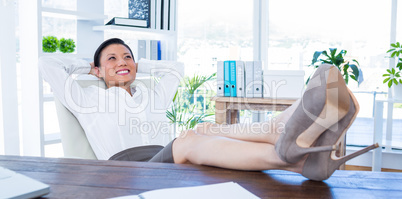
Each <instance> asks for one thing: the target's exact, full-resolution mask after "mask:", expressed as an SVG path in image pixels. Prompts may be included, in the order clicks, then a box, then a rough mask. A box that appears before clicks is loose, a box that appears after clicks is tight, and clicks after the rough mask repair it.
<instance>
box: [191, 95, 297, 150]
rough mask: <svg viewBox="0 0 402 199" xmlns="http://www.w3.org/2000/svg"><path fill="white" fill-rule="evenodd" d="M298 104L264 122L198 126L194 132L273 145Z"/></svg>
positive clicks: (204, 124)
mask: <svg viewBox="0 0 402 199" xmlns="http://www.w3.org/2000/svg"><path fill="white" fill-rule="evenodd" d="M299 104H300V100H297V101H296V102H295V103H293V104H292V106H290V107H289V108H287V109H286V110H285V111H283V112H282V113H281V114H279V115H278V116H276V117H275V118H273V119H271V120H269V121H266V122H256V123H240V124H231V125H223V124H211V123H202V124H199V126H198V127H197V129H196V131H197V133H200V134H205V135H214V136H223V137H228V138H233V139H237V140H243V141H250V142H264V143H270V144H273V145H275V143H276V141H277V140H278V139H279V135H280V134H281V133H283V130H284V128H285V124H286V123H287V121H288V120H289V118H290V117H291V116H292V114H293V112H294V111H295V110H296V108H297V106H298V105H299Z"/></svg>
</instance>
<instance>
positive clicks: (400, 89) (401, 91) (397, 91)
mask: <svg viewBox="0 0 402 199" xmlns="http://www.w3.org/2000/svg"><path fill="white" fill-rule="evenodd" d="M392 97H393V99H395V100H402V84H398V85H393V86H392Z"/></svg>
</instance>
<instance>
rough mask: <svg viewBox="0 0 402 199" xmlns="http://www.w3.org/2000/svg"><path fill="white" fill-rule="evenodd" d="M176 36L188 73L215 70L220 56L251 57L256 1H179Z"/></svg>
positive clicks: (179, 56) (229, 57) (180, 56)
mask: <svg viewBox="0 0 402 199" xmlns="http://www.w3.org/2000/svg"><path fill="white" fill-rule="evenodd" d="M177 40H178V52H177V58H178V61H181V62H184V64H185V66H186V71H185V73H186V74H194V73H201V74H212V73H214V72H216V61H219V60H229V59H239V60H252V58H253V53H252V52H253V46H252V42H253V1H241V0H220V1H214V0H204V1H196V0H181V1H179V2H178V39H177Z"/></svg>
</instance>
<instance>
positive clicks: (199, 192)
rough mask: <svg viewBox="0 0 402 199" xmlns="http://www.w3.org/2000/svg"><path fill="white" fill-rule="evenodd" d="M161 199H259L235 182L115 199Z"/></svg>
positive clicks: (155, 191) (152, 192)
mask: <svg viewBox="0 0 402 199" xmlns="http://www.w3.org/2000/svg"><path fill="white" fill-rule="evenodd" d="M160 198H175V199H177V198H191V199H205V198H208V199H215V198H216V199H222V198H231V199H237V198H238V199H244V198H248V199H254V198H259V197H257V196H255V195H254V194H252V193H251V192H249V191H248V190H246V189H244V188H243V187H242V186H240V185H239V184H237V183H235V182H225V183H219V184H212V185H202V186H194V187H180V188H168V189H157V190H152V191H147V192H144V193H142V194H139V195H132V196H123V197H117V198H115V199H160Z"/></svg>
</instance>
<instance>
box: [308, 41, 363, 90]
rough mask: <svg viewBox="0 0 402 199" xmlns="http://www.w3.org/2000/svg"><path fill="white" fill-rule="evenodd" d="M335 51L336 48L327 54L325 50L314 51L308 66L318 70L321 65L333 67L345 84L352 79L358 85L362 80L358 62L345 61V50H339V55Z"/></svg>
mask: <svg viewBox="0 0 402 199" xmlns="http://www.w3.org/2000/svg"><path fill="white" fill-rule="evenodd" d="M336 51H337V49H336V48H330V49H329V53H328V52H327V51H326V50H324V51H316V52H315V53H314V55H313V60H312V62H311V65H310V66H314V67H315V68H318V66H319V65H321V64H331V65H334V66H336V67H338V69H339V70H340V71H341V73H342V76H343V79H344V80H345V82H346V84H348V83H349V79H353V80H355V81H356V82H358V83H360V81H359V80H360V79H363V74H362V73H361V70H360V65H359V62H358V61H357V60H355V59H352V60H346V59H345V56H346V53H347V51H346V50H341V51H340V52H339V53H337V52H336ZM310 77H311V76H310ZM310 77H309V78H308V79H307V81H306V84H307V83H308V81H309V80H310Z"/></svg>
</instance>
